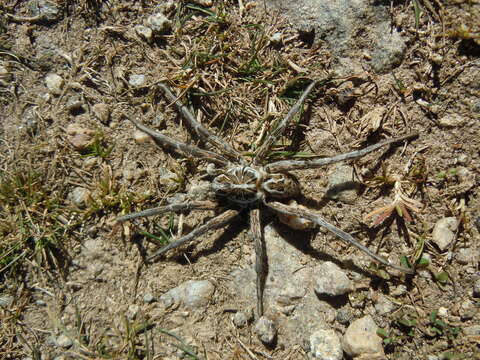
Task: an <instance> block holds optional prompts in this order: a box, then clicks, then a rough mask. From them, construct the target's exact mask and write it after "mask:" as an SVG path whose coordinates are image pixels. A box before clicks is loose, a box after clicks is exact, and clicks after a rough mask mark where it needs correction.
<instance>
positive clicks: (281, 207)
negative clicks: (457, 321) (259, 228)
mask: <svg viewBox="0 0 480 360" xmlns="http://www.w3.org/2000/svg"><path fill="white" fill-rule="evenodd" d="M265 205H267V206H268V207H269V208H271V209H273V210H275V211H277V212H279V213H283V214H286V215H293V216H300V217H303V218H305V219H307V220H310V221H313V222H314V223H316V224H317V225H319V226H322V227H324V228H326V229H327V230H328V231H330V232H332V233H334V234H335V235H337V236H338V237H339V238H341V239H343V240H345V241H346V242H348V243H349V244H351V245H353V246H355V247H356V248H357V249H360V250H361V251H363V252H364V253H365V254H367V255H368V256H370V257H371V258H372V259H375V260H376V261H378V262H379V263H381V264H383V265H385V266H389V267H391V268H393V269H396V270H399V271H401V272H404V273H406V274H413V273H414V272H415V271H414V270H412V269H409V268H405V267H402V266H399V265H396V264H392V263H391V262H389V261H388V260H386V259H384V258H383V257H381V256H379V255H377V254H375V253H374V252H373V251H371V250H370V249H369V248H367V247H365V246H363V245H362V244H360V243H359V242H358V241H357V240H355V239H354V238H353V236H352V235H350V234H349V233H346V232H345V231H343V230H341V229H339V228H337V227H336V226H334V225H332V224H330V223H328V222H326V221H325V220H324V219H322V218H321V217H320V216H318V215H317V214H315V213H314V212H312V211H308V210H305V209H302V208H298V207H292V206H288V205H285V204H282V203H279V202H265Z"/></svg>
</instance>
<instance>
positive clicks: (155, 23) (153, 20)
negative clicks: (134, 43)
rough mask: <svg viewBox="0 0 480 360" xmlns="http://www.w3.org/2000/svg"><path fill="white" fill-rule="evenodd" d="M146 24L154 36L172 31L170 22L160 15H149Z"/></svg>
mask: <svg viewBox="0 0 480 360" xmlns="http://www.w3.org/2000/svg"><path fill="white" fill-rule="evenodd" d="M146 24H147V26H148V27H149V28H150V29H152V31H153V32H154V33H156V34H165V33H168V32H170V30H172V22H171V21H170V20H169V19H168V18H167V17H166V16H165V15H163V14H162V13H157V14H154V15H150V16H149V17H148V18H147V21H146Z"/></svg>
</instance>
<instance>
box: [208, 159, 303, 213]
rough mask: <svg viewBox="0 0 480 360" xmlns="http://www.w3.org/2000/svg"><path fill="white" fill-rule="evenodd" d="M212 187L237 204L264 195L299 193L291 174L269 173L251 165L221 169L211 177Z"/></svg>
mask: <svg viewBox="0 0 480 360" xmlns="http://www.w3.org/2000/svg"><path fill="white" fill-rule="evenodd" d="M212 189H213V191H215V193H216V194H218V195H220V196H224V197H227V198H229V199H230V200H231V201H233V202H236V203H239V204H250V203H254V202H256V201H258V200H261V199H264V198H265V197H266V196H272V197H276V198H286V197H292V196H295V195H298V194H299V193H300V186H299V184H298V181H297V180H296V179H295V177H294V176H293V175H291V174H288V173H277V174H269V173H266V172H265V170H264V169H263V168H256V167H253V166H235V167H232V168H230V169H228V170H226V171H223V172H222V173H221V174H220V175H218V176H216V177H215V179H213V182H212Z"/></svg>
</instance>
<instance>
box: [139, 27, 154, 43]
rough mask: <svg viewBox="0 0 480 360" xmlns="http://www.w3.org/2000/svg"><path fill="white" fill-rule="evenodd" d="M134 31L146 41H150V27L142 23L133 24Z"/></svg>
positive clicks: (151, 35) (151, 32)
mask: <svg viewBox="0 0 480 360" xmlns="http://www.w3.org/2000/svg"><path fill="white" fill-rule="evenodd" d="M135 32H136V33H137V35H138V36H140V37H141V38H142V39H144V40H146V41H147V42H150V41H152V38H153V31H152V29H151V28H149V27H147V26H143V25H137V26H135Z"/></svg>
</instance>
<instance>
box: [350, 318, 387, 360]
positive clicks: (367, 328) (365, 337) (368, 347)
mask: <svg viewBox="0 0 480 360" xmlns="http://www.w3.org/2000/svg"><path fill="white" fill-rule="evenodd" d="M377 329H378V327H377V325H376V324H375V322H374V321H373V319H372V317H371V316H370V315H367V316H365V317H363V318H360V319H358V320H355V321H354V322H352V323H351V324H350V326H349V327H348V328H347V331H346V332H345V335H343V338H342V346H343V350H344V351H345V352H346V353H347V354H348V355H349V356H351V357H353V358H356V357H359V356H363V357H362V359H363V358H365V359H367V358H369V357H368V356H367V355H369V356H370V357H371V358H374V356H385V354H384V352H383V346H382V338H381V337H380V336H378V335H377Z"/></svg>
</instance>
